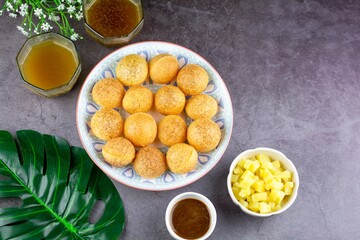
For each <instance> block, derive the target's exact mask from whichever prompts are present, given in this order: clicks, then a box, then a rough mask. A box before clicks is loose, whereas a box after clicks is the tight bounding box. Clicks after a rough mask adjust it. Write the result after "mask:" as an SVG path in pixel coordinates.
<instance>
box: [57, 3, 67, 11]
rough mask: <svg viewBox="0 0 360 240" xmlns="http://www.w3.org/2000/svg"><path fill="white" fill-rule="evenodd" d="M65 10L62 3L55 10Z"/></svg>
mask: <svg viewBox="0 0 360 240" xmlns="http://www.w3.org/2000/svg"><path fill="white" fill-rule="evenodd" d="M64 9H65V5H64V4H63V3H62V4H60V5H59V6H58V7H57V10H59V11H62V10H64Z"/></svg>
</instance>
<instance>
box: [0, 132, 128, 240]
mask: <svg viewBox="0 0 360 240" xmlns="http://www.w3.org/2000/svg"><path fill="white" fill-rule="evenodd" d="M17 140H18V142H17V143H16V142H15V141H14V139H13V137H12V136H11V134H10V133H9V132H7V131H0V175H2V176H5V177H2V178H1V179H0V198H13V197H16V198H20V199H21V200H22V204H21V206H19V207H8V208H1V207H0V239H12V240H14V239H19V240H20V239H21V240H24V239H106V240H108V239H118V238H119V237H120V235H121V233H122V231H123V230H124V227H125V212H124V207H123V203H122V200H121V198H120V196H119V194H118V192H117V190H116V188H115V187H114V185H113V184H112V182H111V181H110V179H109V178H108V177H107V176H106V175H105V174H104V173H103V172H101V170H100V169H99V168H97V167H96V166H95V165H94V164H93V162H92V161H91V160H90V159H89V157H88V155H87V154H86V152H85V151H84V150H83V149H81V148H78V147H70V146H69V144H68V143H67V142H66V141H65V140H64V139H62V138H59V137H55V136H50V135H42V134H40V133H38V132H35V131H31V130H22V131H18V132H17ZM99 200H101V201H102V202H103V203H104V204H105V208H104V212H103V214H102V215H101V217H100V219H99V220H98V221H97V222H95V223H90V222H89V217H90V213H91V212H92V209H93V206H94V204H95V203H96V202H98V201H99Z"/></svg>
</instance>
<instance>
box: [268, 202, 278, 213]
mask: <svg viewBox="0 0 360 240" xmlns="http://www.w3.org/2000/svg"><path fill="white" fill-rule="evenodd" d="M268 205H269V206H270V207H271V210H272V211H274V208H275V206H276V204H275V202H268Z"/></svg>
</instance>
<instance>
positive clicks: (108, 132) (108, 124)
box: [90, 108, 124, 140]
mask: <svg viewBox="0 0 360 240" xmlns="http://www.w3.org/2000/svg"><path fill="white" fill-rule="evenodd" d="M90 125H91V130H92V131H93V133H94V134H95V136H96V137H98V138H100V139H102V140H109V139H111V138H116V137H119V136H120V135H121V133H122V131H123V127H124V122H123V120H122V118H121V116H120V113H118V112H117V111H115V110H114V109H111V108H101V109H100V110H99V111H97V112H96V113H95V114H94V116H93V117H92V118H91V122H90Z"/></svg>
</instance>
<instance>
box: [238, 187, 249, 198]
mask: <svg viewBox="0 0 360 240" xmlns="http://www.w3.org/2000/svg"><path fill="white" fill-rule="evenodd" d="M250 194H251V190H250V188H249V189H241V190H240V192H239V196H240V197H242V198H246V197H247V196H249V195H250Z"/></svg>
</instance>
